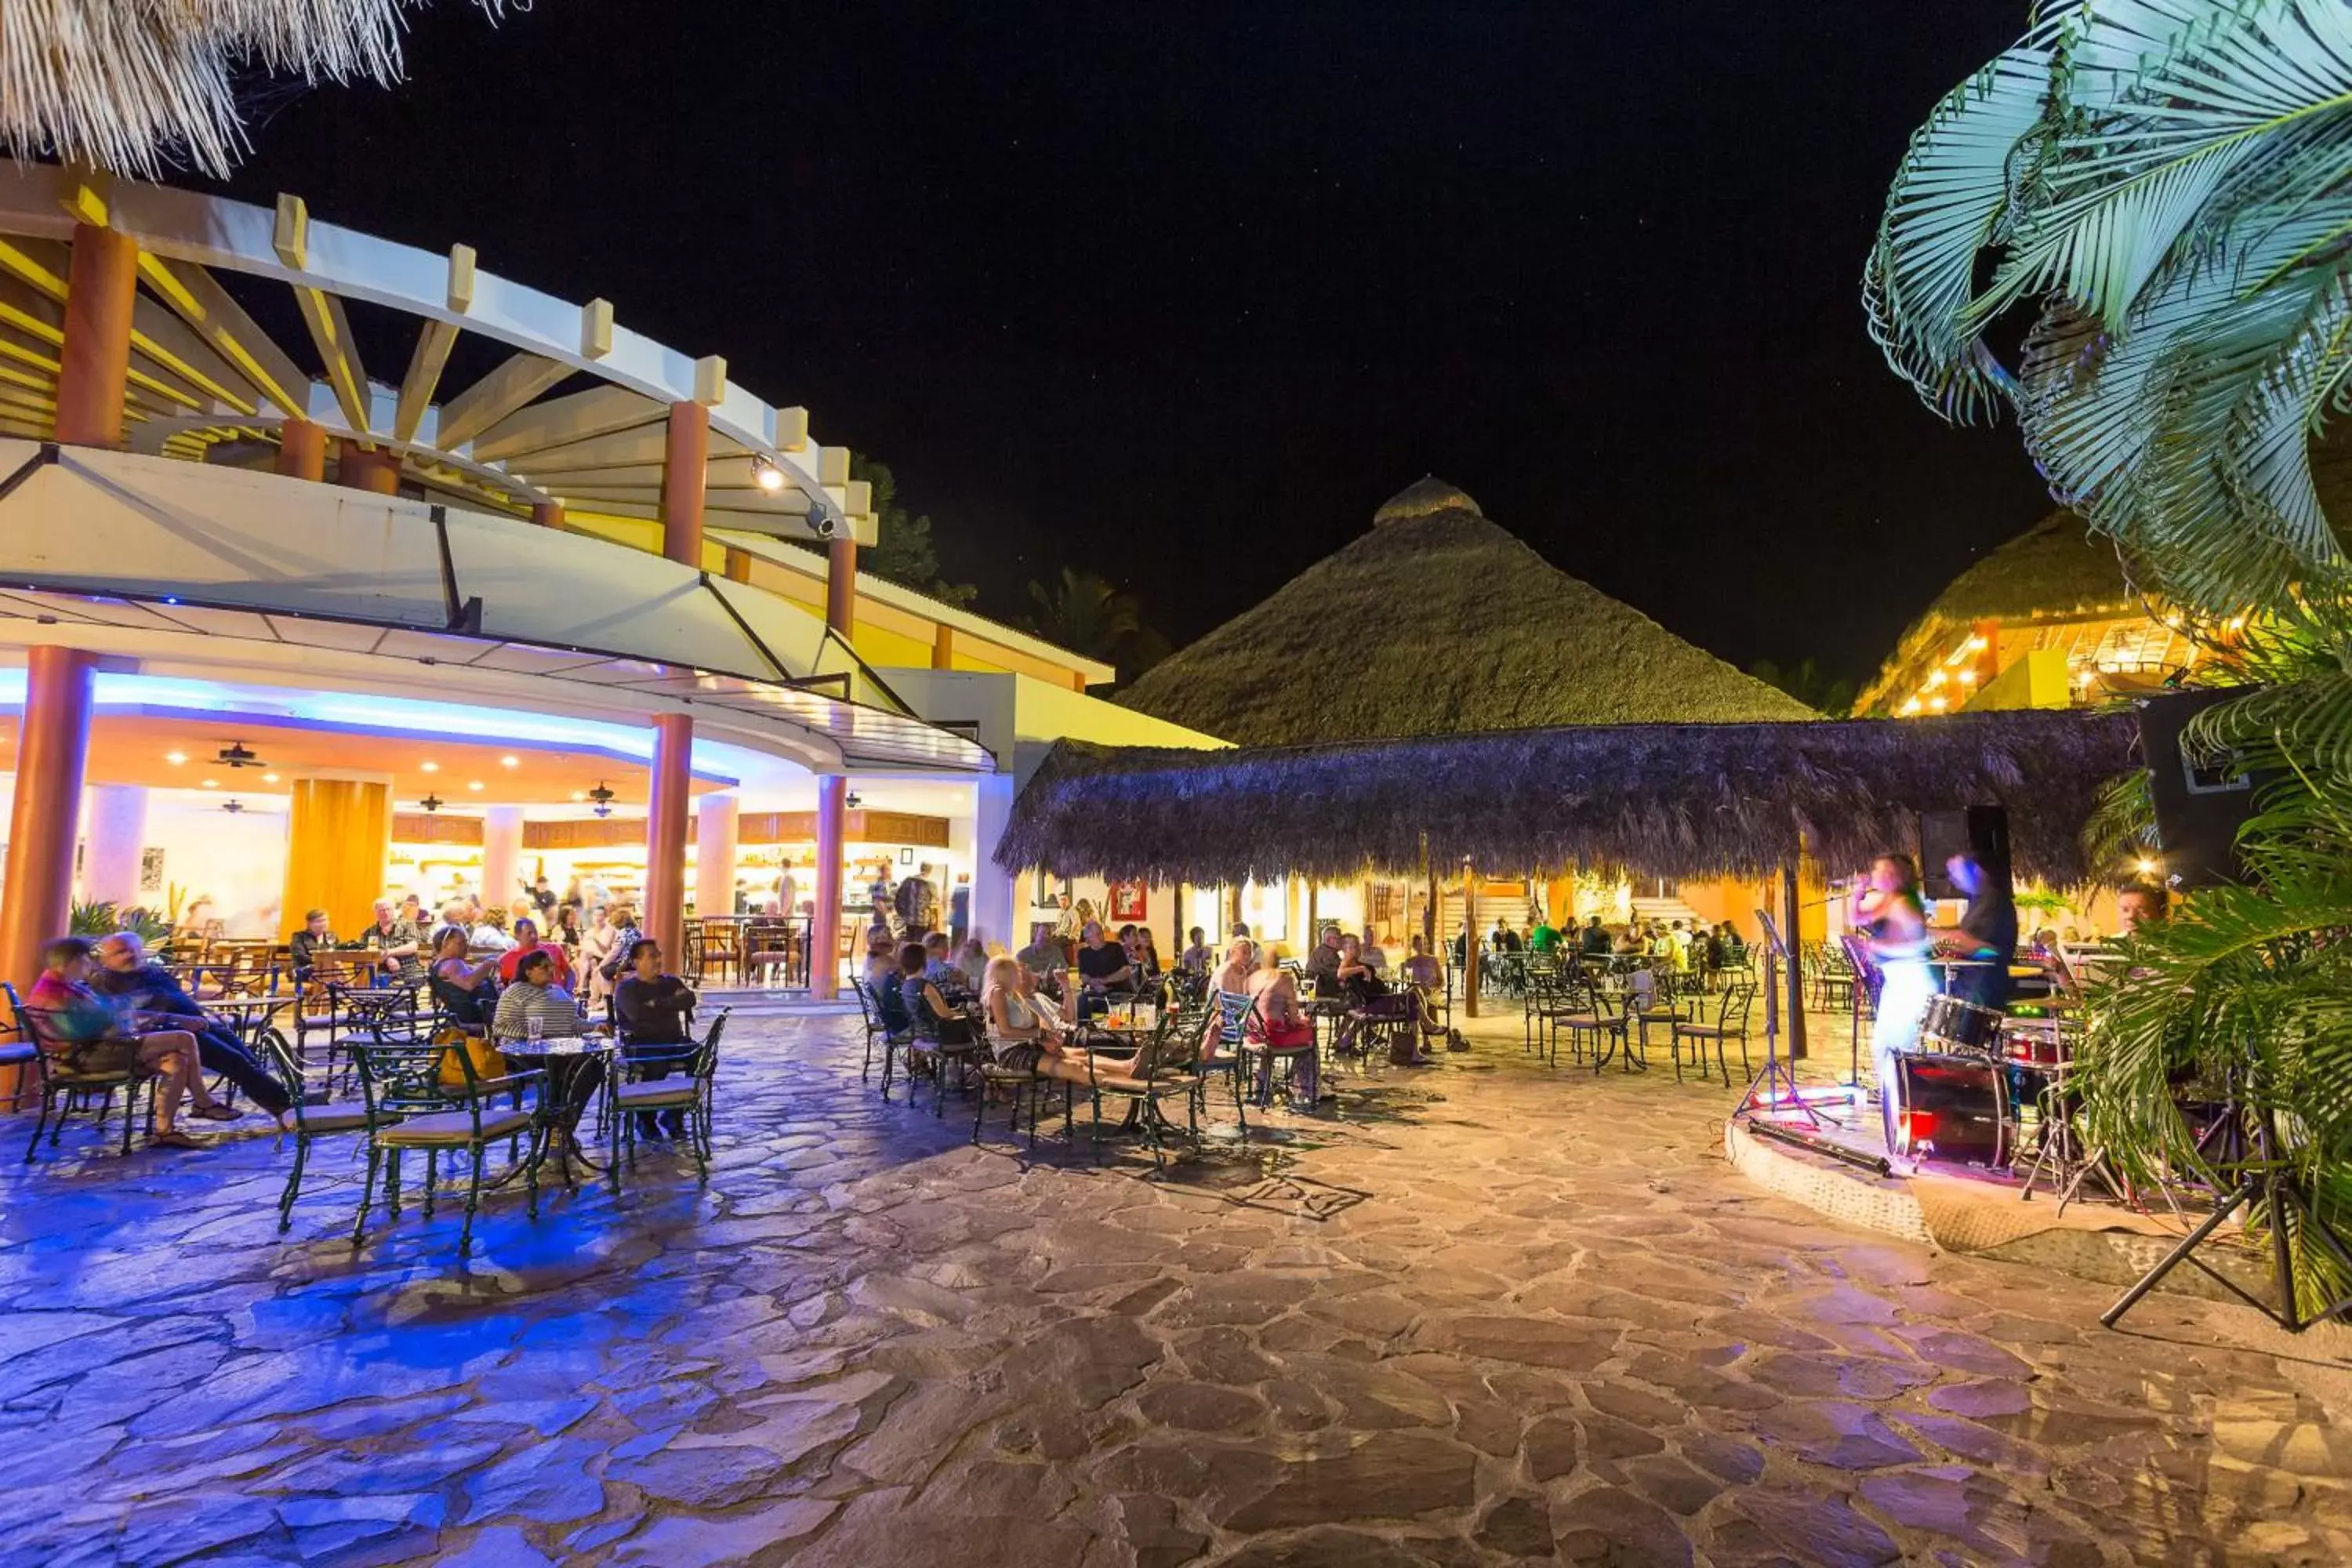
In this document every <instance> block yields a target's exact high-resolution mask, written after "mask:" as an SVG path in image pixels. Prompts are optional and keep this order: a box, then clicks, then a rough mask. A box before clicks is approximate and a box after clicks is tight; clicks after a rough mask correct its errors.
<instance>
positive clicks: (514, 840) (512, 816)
mask: <svg viewBox="0 0 2352 1568" xmlns="http://www.w3.org/2000/svg"><path fill="white" fill-rule="evenodd" d="M521 879H522V807H520V806H519V805H494V806H492V807H490V809H489V810H488V812H486V813H484V814H483V816H482V903H483V905H484V906H485V907H488V906H490V905H493V904H495V905H498V906H499V907H500V908H503V909H506V910H516V911H520V909H521V907H522V906H521V904H520V902H519V901H518V900H520V898H521V896H522V895H521V889H520V888H519V887H518V886H517V885H516V884H517V883H519V882H520V880H521Z"/></svg>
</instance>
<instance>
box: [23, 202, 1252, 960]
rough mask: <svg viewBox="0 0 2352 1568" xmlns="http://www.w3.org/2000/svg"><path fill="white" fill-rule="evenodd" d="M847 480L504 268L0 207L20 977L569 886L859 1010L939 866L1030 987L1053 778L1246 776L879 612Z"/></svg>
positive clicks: (935, 619) (67, 205) (753, 401)
mask: <svg viewBox="0 0 2352 1568" xmlns="http://www.w3.org/2000/svg"><path fill="white" fill-rule="evenodd" d="M370 364H373V365H377V366H383V365H386V364H392V365H398V366H400V367H401V368H400V369H399V371H398V374H397V375H396V376H395V377H394V378H392V379H383V378H380V377H378V376H376V375H373V374H371V373H370V370H369V368H368V366H369V365H370ZM848 459H849V453H848V449H847V448H846V447H844V446H838V445H826V444H824V443H822V442H820V441H819V439H818V438H817V437H816V436H815V435H814V434H813V432H812V429H811V425H810V420H809V416H808V415H807V414H806V412H805V411H803V410H802V409H800V408H797V407H791V406H779V405H771V404H768V403H766V402H763V401H761V399H760V398H759V397H757V396H755V395H752V394H751V392H750V391H748V390H747V389H745V388H743V387H742V386H740V384H737V383H735V382H734V381H733V380H732V379H731V378H730V375H729V374H728V369H727V365H726V362H725V361H724V360H722V359H720V358H718V357H716V356H709V357H702V358H697V357H694V356H691V355H689V354H687V353H681V352H679V351H677V350H675V349H672V348H668V347H666V346H664V345H662V344H660V343H656V342H651V341H649V340H647V339H646V338H643V337H641V336H639V335H638V334H636V333H635V332H632V331H629V330H628V329H627V328H626V327H625V326H624V325H622V324H620V323H619V322H617V321H615V320H614V310H613V308H612V307H611V306H610V305H609V304H607V303H605V302H604V301H603V300H590V301H587V302H586V303H584V304H583V303H575V302H572V301H566V300H557V299H554V298H551V297H550V296H548V295H545V294H542V293H540V292H538V291H536V290H533V289H530V288H528V287H526V286H524V285H521V284H520V283H517V282H514V281H510V280H509V279H503V278H500V277H498V276H496V275H494V274H492V273H491V272H489V271H488V270H486V269H485V268H482V267H481V266H479V265H478V261H477V258H476V257H475V255H474V253H473V251H472V250H471V249H470V248H468V247H466V246H463V245H457V246H454V247H451V248H450V249H449V250H448V251H446V253H432V252H426V251H422V250H418V249H415V248H413V247H406V246H403V245H397V244H394V243H391V242H388V241H385V240H383V239H379V238H375V237H371V236H367V235H363V234H358V233H354V232H352V231H350V230H346V229H341V228H337V227H335V226H331V225H329V224H325V223H321V222H316V221H313V220H312V219H311V217H310V215H309V213H308V211H307V210H306V208H305V207H304V205H303V204H302V203H301V202H300V201H299V200H298V199H296V198H293V197H290V196H289V197H283V198H280V200H279V202H278V205H277V207H276V208H275V210H271V209H268V208H263V207H257V206H253V205H246V204H240V203H236V202H230V201H226V200H220V199H216V198H213V197H207V196H202V195H194V194H191V193H187V192H183V191H178V190H173V189H169V188H164V187H158V186H152V185H138V184H130V183H127V182H125V183H120V184H117V183H111V182H107V181H103V180H99V179H94V178H91V177H89V176H87V175H85V174H77V173H74V172H70V171H68V170H65V169H61V168H58V167H51V166H45V165H35V164H5V165H0V583H5V593H0V714H5V750H0V765H5V776H4V777H0V793H5V795H7V796H8V797H9V802H10V805H9V809H10V818H9V820H10V824H11V826H10V830H9V834H8V851H7V856H6V872H5V890H0V974H5V977H8V978H12V979H15V980H17V981H18V982H19V983H21V982H22V981H23V980H25V979H26V978H28V977H29V974H30V973H31V970H32V967H33V964H34V958H35V954H36V953H37V951H38V948H39V945H40V943H41V942H43V941H45V940H46V939H47V938H49V937H51V936H54V935H56V934H58V932H60V931H64V930H65V929H66V928H67V922H68V903H69V900H72V899H75V898H79V899H83V900H106V901H110V902H114V903H117V904H118V905H124V906H129V905H138V906H141V907H143V908H147V909H149V910H154V911H158V912H162V911H164V910H167V909H168V908H173V907H176V910H177V912H178V914H179V915H180V916H181V918H182V919H183V920H184V921H192V922H194V923H195V924H196V925H197V926H198V927H199V928H200V929H205V930H209V931H213V932H215V933H216V934H220V935H224V936H232V937H253V938H263V939H281V940H282V939H283V938H284V937H285V936H286V935H287V934H289V932H290V931H292V930H293V929H294V928H296V927H298V926H299V925H300V924H301V922H302V921H303V918H304V914H305V911H306V910H308V909H310V908H311V907H314V906H315V907H320V908H323V909H325V910H327V911H328V913H329V915H330V918H331V921H332V923H333V926H334V929H335V930H336V931H338V932H339V933H341V934H344V935H346V936H353V935H356V934H357V933H358V931H360V929H362V927H363V926H365V925H366V924H367V923H369V921H371V919H372V917H373V908H372V906H373V903H374V901H375V900H377V899H379V898H381V897H387V896H388V897H391V898H394V899H397V898H399V897H401V896H403V895H404V894H407V893H414V894H415V895H416V896H417V897H418V899H419V900H421V901H422V902H423V904H424V905H425V908H426V909H427V910H432V909H434V908H435V907H436V906H437V904H438V902H439V901H440V900H442V899H443V898H445V897H447V896H450V895H452V894H454V893H457V892H460V891H463V892H469V893H475V894H478V895H480V896H481V898H482V900H483V901H484V902H486V903H489V904H498V903H501V902H508V901H511V900H516V899H519V898H520V895H521V891H522V887H523V885H524V884H525V883H529V882H531V881H534V880H535V879H537V878H540V877H542V876H543V877H546V878H547V879H549V880H550V881H551V883H552V884H553V885H554V887H555V888H556V889H563V888H564V887H565V886H566V885H567V884H568V883H570V882H571V881H572V880H573V879H579V880H581V881H582V882H583V883H584V884H590V885H593V886H595V887H597V888H599V889H602V890H603V891H604V893H605V895H606V896H607V897H609V898H612V899H614V900H627V901H630V902H632V903H634V904H635V905H636V906H637V907H638V908H639V909H640V910H642V912H643V924H644V925H645V928H646V931H648V933H649V934H653V935H655V936H656V937H658V938H659V939H660V940H662V941H663V942H665V943H666V944H668V946H669V947H670V948H671V950H672V951H677V949H678V947H679V946H680V944H681V939H682V936H683V933H684V931H685V929H686V922H687V921H688V917H689V916H693V917H696V918H699V917H700V916H702V915H705V914H719V913H732V912H733V911H735V910H738V909H739V908H743V907H745V906H749V907H751V908H752V909H754V910H757V909H761V908H762V907H764V906H765V905H767V904H768V903H770V902H772V901H776V900H782V902H783V903H784V904H786V905H787V906H788V907H789V908H788V912H789V913H792V914H793V915H795V916H796V917H797V918H798V920H799V921H801V922H802V931H803V932H804V933H805V934H807V935H808V936H809V937H810V938H811V939H812V940H813V945H814V952H816V954H817V955H818V956H819V958H820V960H821V961H820V962H819V963H816V964H815V965H814V975H813V980H814V986H815V989H816V990H817V991H818V992H819V993H820V994H828V993H829V992H830V989H831V987H832V984H833V983H834V981H835V978H836V976H837V974H838V973H839V972H840V965H839V961H840V960H841V959H844V958H845V957H846V956H847V954H848V952H849V950H850V944H851V942H852V931H853V928H855V929H856V931H859V932H862V929H863V925H864V923H865V922H864V918H863V917H864V915H865V914H866V911H868V910H870V909H871V895H870V892H869V888H870V885H871V883H872V882H874V881H875V880H877V879H879V880H885V881H895V880H897V879H900V878H902V877H904V876H907V875H910V874H913V873H915V872H916V871H917V870H918V868H920V867H922V866H925V865H929V866H930V867H931V868H932V870H931V879H932V880H933V882H934V883H935V885H936V887H937V889H938V892H939V895H940V900H941V906H942V910H943V911H944V910H945V908H946V906H947V904H948V902H949V900H950V899H951V898H952V897H953V894H954V889H956V888H957V887H959V886H960V885H961V886H963V887H964V893H963V900H964V902H965V905H966V908H967V909H968V911H969V914H968V920H969V924H970V927H971V929H972V930H973V931H976V932H977V933H979V934H981V935H982V936H984V937H985V938H986V939H987V940H990V941H1001V942H1009V943H1016V944H1017V942H1019V941H1020V940H1022V939H1023V928H1024V925H1025V921H1026V918H1027V917H1028V916H1029V915H1030V914H1031V913H1032V912H1033V911H1032V910H1030V909H1029V907H1028V904H1027V902H1026V898H1025V897H1024V896H1021V895H1017V894H1016V889H1015V887H1014V882H1013V879H1012V878H1010V877H1009V876H1006V875H1004V874H1003V873H1001V872H999V871H998V870H997V869H996V868H995V867H994V865H993V862H992V858H991V856H990V854H989V853H988V851H989V850H990V848H991V847H992V846H993V843H994V836H995V833H996V832H997V831H999V830H1000V829H1001V826H1002V824H1003V818H1004V816H1005V813H1006V812H1007V810H1008V809H1009V806H1010V803H1011V801H1012V798H1013V791H1014V788H1015V787H1016V785H1017V783H1018V780H1019V777H1020V776H1021V770H1022V768H1023V766H1024V759H1029V760H1030V761H1031V762H1032V763H1034V758H1035V757H1036V756H1038V755H1041V754H1042V752H1043V751H1044V749H1045V747H1046V746H1047V745H1049V744H1050V743H1051V742H1053V741H1055V740H1057V739H1059V738H1062V737H1064V736H1077V737H1081V738H1086V739H1091V740H1096V741H1100V742H1116V743H1151V744H1159V745H1204V744H1210V743H1213V742H1211V741H1210V739H1209V738H1208V737H1207V736H1205V735H1202V734H1199V733H1197V732H1195V731H1191V730H1189V729H1186V728H1184V727H1181V726H1179V725H1175V724H1171V723H1168V722H1165V721H1159V720H1154V719H1151V718H1149V717H1147V716H1145V715H1143V714H1139V713H1137V712H1135V711H1133V710H1128V709H1125V708H1121V707H1118V706H1117V705H1115V704H1112V703H1110V702H1108V701H1105V700H1101V699H1100V698H1098V697H1096V696H1093V695H1090V694H1089V688H1094V687H1099V686H1101V685H1103V684H1105V683H1106V682H1108V681H1109V680H1110V679H1112V674H1113V672H1112V670H1111V669H1110V668H1108V666H1105V665H1103V664H1100V663H1098V662H1096V661H1093V660H1090V659H1087V658H1079V657H1077V656H1076V655H1073V654H1071V653H1069V652H1067V651H1066V650H1064V649H1060V648H1057V647H1052V646H1050V645H1048V644H1046V643H1044V642H1042V641H1040V640H1038V639H1036V638H1034V637H1029V636H1026V635H1025V634H1023V633H1021V632H1018V631H1015V630H1013V629H1012V628H1010V627H1008V626H1002V625H999V624H997V623H994V622H992V621H990V620H987V619H985V618H984V617H982V616H975V615H971V614H970V613H968V612H966V611H964V610H961V609H959V608H955V607H952V606H950V605H943V604H940V603H937V602H935V601H932V600H930V599H929V598H926V597H924V596H923V595H919V594H915V593H912V592H909V591H908V590H907V589H904V588H901V587H899V586H898V585H896V584H890V583H887V582H884V581H881V580H879V579H877V578H875V577H873V576H871V575H869V574H863V573H860V572H859V571H858V570H857V568H856V550H857V547H858V545H859V544H861V543H871V542H873V539H874V528H875V520H874V518H873V516H872V515H871V512H872V505H871V498H870V495H869V494H868V492H867V489H866V486H865V485H864V484H862V483H859V482H856V481H853V480H851V479H850V478H849V460H848ZM77 822H79V830H78V831H77V830H76V829H75V828H74V826H72V825H74V824H75V823H77ZM943 918H944V915H943ZM828 954H829V955H832V956H833V958H834V960H835V962H833V963H825V962H822V960H823V958H824V956H825V955H828Z"/></svg>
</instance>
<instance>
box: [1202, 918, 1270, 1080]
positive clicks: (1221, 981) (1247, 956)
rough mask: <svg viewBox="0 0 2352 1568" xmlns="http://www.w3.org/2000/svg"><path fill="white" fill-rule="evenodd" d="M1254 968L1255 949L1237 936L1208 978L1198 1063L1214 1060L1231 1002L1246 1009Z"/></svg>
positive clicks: (1241, 937) (1248, 940)
mask: <svg viewBox="0 0 2352 1568" xmlns="http://www.w3.org/2000/svg"><path fill="white" fill-rule="evenodd" d="M1256 967H1257V951H1256V946H1255V943H1253V942H1251V941H1250V939H1249V938H1247V937H1245V936H1237V937H1235V938H1234V940H1233V941H1231V942H1227V943H1226V944H1225V962H1224V963H1223V966H1221V967H1220V968H1219V969H1218V970H1217V972H1216V973H1213V974H1212V975H1210V976H1209V1018H1208V1024H1207V1026H1206V1027H1205V1028H1203V1029H1202V1031H1201V1060H1202V1061H1204V1062H1206V1061H1213V1060H1214V1059H1216V1055H1217V1047H1218V1045H1219V1044H1220V1043H1222V1041H1223V1037H1224V1031H1225V1016H1226V1014H1227V1013H1228V1012H1229V1011H1231V1010H1232V1009H1233V1002H1232V1001H1231V1000H1230V999H1231V998H1234V997H1238V998H1240V1000H1241V1005H1242V1007H1243V1008H1244V1009H1245V1008H1246V1007H1247V1006H1248V1004H1249V994H1250V975H1251V973H1252V972H1253V971H1255V969H1256Z"/></svg>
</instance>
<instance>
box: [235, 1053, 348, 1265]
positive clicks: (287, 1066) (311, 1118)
mask: <svg viewBox="0 0 2352 1568" xmlns="http://www.w3.org/2000/svg"><path fill="white" fill-rule="evenodd" d="M254 1050H255V1053H256V1054H257V1055H258V1056H259V1057H260V1058H261V1061H262V1065H263V1066H265V1067H267V1068H268V1069H269V1071H270V1074H271V1076H272V1077H274V1078H276V1079H278V1086H279V1087H280V1088H282V1089H285V1090H286V1096H287V1099H288V1100H289V1101H291V1103H290V1105H289V1107H288V1110H289V1114H290V1115H292V1117H293V1118H294V1166H293V1169H291V1170H289V1172H287V1173H286V1191H285V1192H284V1194H282V1195H280V1196H279V1198H278V1231H279V1232H280V1233H281V1234H282V1233H284V1232H285V1231H287V1230H289V1229H290V1228H291V1227H292V1226H293V1224H294V1200H295V1199H296V1198H297V1197H299V1195H300V1194H301V1191H302V1173H303V1171H304V1169H305V1168H307V1167H308V1165H309V1164H310V1145H311V1144H312V1143H313V1142H316V1141H317V1140H318V1139H320V1138H322V1137H324V1136H326V1135H327V1134H329V1133H331V1132H357V1131H364V1130H365V1129H366V1127H367V1125H368V1109H367V1105H366V1103H365V1102H364V1101H345V1102H344V1103H342V1104H340V1105H338V1104H335V1103H332V1102H326V1103H321V1104H316V1105H314V1104H312V1103H310V1095H309V1093H308V1091H307V1085H306V1084H305V1083H304V1081H303V1078H302V1062H301V1058H300V1057H299V1055H298V1054H297V1053H296V1051H295V1049H294V1047H292V1046H290V1045H289V1044H287V1041H286V1037H285V1036H284V1035H283V1034H281V1033H280V1032H279V1031H278V1029H277V1028H275V1027H270V1028H265V1029H263V1030H261V1031H260V1032H259V1034H258V1035H257V1036H256V1037H255V1039H254Z"/></svg>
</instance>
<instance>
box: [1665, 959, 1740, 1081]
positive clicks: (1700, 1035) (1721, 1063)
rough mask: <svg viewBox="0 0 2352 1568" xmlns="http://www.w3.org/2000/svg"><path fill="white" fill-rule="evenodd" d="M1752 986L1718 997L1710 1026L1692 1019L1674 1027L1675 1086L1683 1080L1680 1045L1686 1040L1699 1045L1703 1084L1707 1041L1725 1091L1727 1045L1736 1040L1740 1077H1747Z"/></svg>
mask: <svg viewBox="0 0 2352 1568" xmlns="http://www.w3.org/2000/svg"><path fill="white" fill-rule="evenodd" d="M1755 1004H1756V987H1755V986H1753V985H1733V986H1730V987H1728V988H1727V989H1726V990H1724V991H1722V992H1720V993H1718V994H1717V997H1716V1004H1715V1022H1713V1023H1712V1024H1709V1023H1706V1022H1703V1021H1702V1020H1700V1019H1697V1018H1692V1019H1689V1020H1687V1021H1685V1022H1681V1023H1677V1024H1675V1026H1674V1029H1673V1037H1672V1039H1671V1040H1670V1041H1669V1042H1668V1045H1669V1048H1670V1049H1672V1050H1673V1052H1674V1055H1675V1082H1676V1083H1680V1082H1682V1080H1683V1051H1682V1044H1683V1042H1684V1041H1685V1040H1696V1041H1697V1042H1698V1047H1697V1050H1698V1069H1699V1079H1700V1081H1702V1082H1704V1081H1706V1042H1707V1041H1709V1040H1713V1041H1714V1042H1715V1062H1716V1066H1717V1068H1719V1069H1720V1070H1721V1071H1722V1073H1723V1082H1724V1087H1725V1088H1727V1089H1728V1088H1729V1087H1731V1062H1730V1059H1729V1046H1730V1042H1731V1041H1733V1040H1738V1042H1739V1070H1740V1073H1741V1074H1742V1075H1743V1076H1749V1069H1748V1014H1749V1011H1750V1010H1751V1009H1752V1008H1753V1007H1754V1006H1755Z"/></svg>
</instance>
